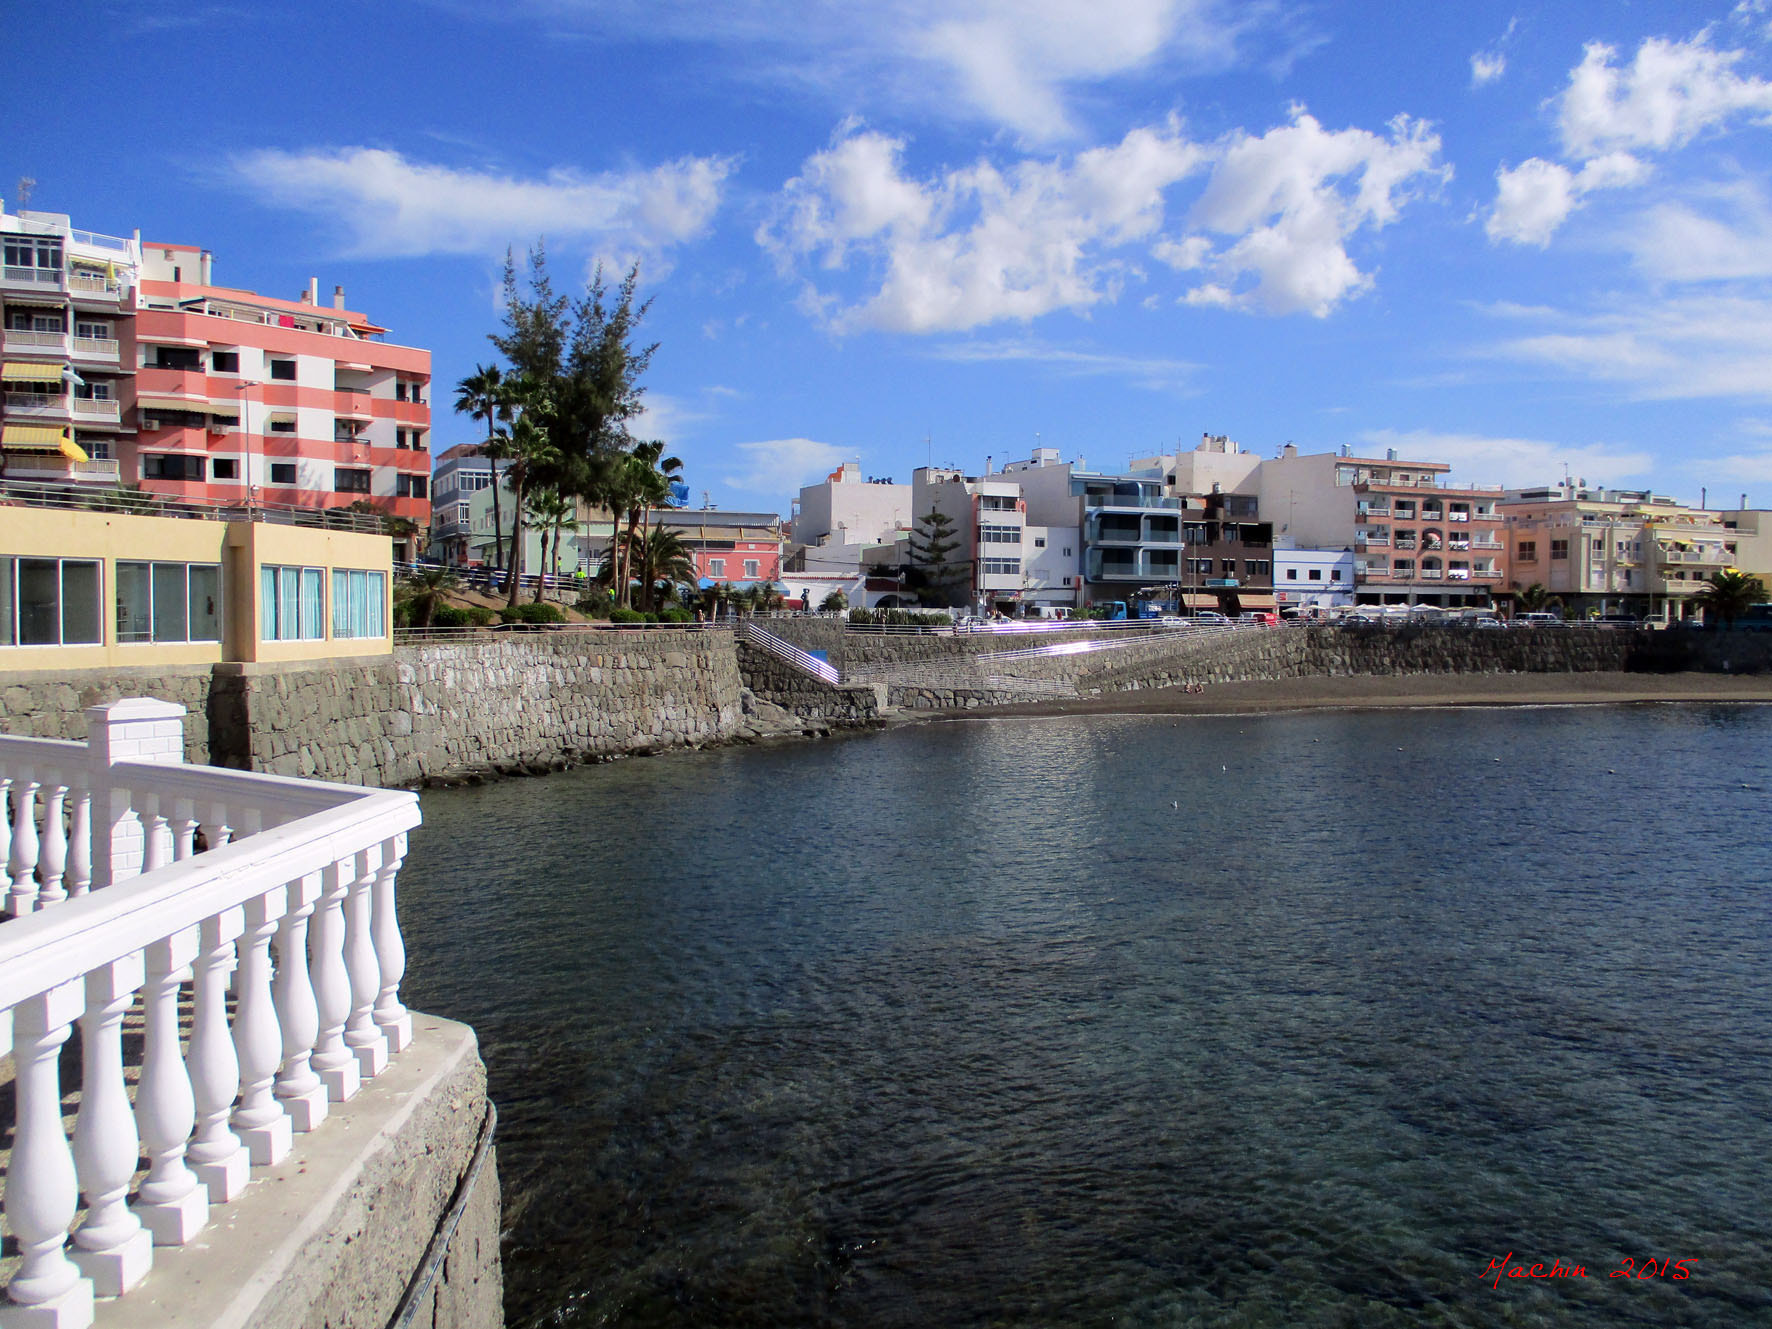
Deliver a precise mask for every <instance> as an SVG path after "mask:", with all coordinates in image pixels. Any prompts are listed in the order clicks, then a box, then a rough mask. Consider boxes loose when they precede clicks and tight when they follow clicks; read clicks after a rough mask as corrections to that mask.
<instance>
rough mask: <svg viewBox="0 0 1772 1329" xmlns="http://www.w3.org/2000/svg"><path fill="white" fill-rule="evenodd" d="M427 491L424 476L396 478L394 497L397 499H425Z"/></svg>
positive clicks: (401, 476) (398, 476) (399, 476)
mask: <svg viewBox="0 0 1772 1329" xmlns="http://www.w3.org/2000/svg"><path fill="white" fill-rule="evenodd" d="M425 489H426V483H425V477H424V476H422V475H397V476H395V477H394V497H396V498H423V497H424V496H425Z"/></svg>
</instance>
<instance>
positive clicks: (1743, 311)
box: [1490, 293, 1772, 401]
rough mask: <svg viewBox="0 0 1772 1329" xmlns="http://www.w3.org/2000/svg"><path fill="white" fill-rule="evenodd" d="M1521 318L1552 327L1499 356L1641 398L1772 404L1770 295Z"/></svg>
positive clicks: (1641, 303) (1508, 342)
mask: <svg viewBox="0 0 1772 1329" xmlns="http://www.w3.org/2000/svg"><path fill="white" fill-rule="evenodd" d="M1491 312H1500V313H1509V312H1511V311H1502V310H1492V311H1491ZM1519 316H1521V317H1526V318H1531V319H1533V320H1535V321H1538V322H1541V323H1543V324H1545V325H1546V326H1545V327H1544V328H1543V329H1542V330H1540V331H1535V332H1530V333H1528V334H1527V335H1524V336H1519V337H1512V338H1508V339H1505V340H1503V341H1501V342H1499V343H1497V344H1496V345H1494V346H1493V347H1491V348H1490V350H1491V353H1492V354H1495V355H1498V356H1501V357H1503V358H1507V359H1512V360H1518V361H1524V362H1527V363H1531V364H1537V365H1541V366H1543V367H1545V368H1549V369H1553V370H1556V371H1559V372H1562V373H1567V374H1572V375H1574V376H1576V377H1580V378H1587V379H1592V380H1595V381H1598V382H1603V383H1614V384H1618V385H1620V386H1622V387H1623V388H1624V389H1625V390H1627V391H1628V392H1629V393H1630V394H1631V395H1633V396H1636V397H1640V398H1649V399H1676V400H1677V399H1690V398H1703V397H1734V398H1745V399H1749V400H1762V401H1763V400H1772V299H1769V298H1767V297H1764V296H1758V295H1747V294H1733V293H1730V294H1716V295H1709V294H1706V295H1680V296H1675V297H1672V298H1669V299H1665V300H1661V301H1654V300H1646V299H1638V300H1632V301H1628V302H1620V304H1619V307H1618V308H1616V309H1614V310H1610V311H1605V312H1601V313H1596V314H1586V315H1575V314H1558V313H1547V312H1545V311H1524V312H1523V313H1522V314H1520V315H1519Z"/></svg>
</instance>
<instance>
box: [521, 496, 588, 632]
mask: <svg viewBox="0 0 1772 1329" xmlns="http://www.w3.org/2000/svg"><path fill="white" fill-rule="evenodd" d="M577 515H578V504H577V503H575V502H573V501H572V500H571V499H570V498H568V497H566V495H564V494H562V493H560V491H559V490H557V489H547V488H544V489H537V490H535V492H533V493H532V494H530V496H529V520H530V521H532V522H534V523H535V525H536V527H537V528H538V529H539V530H540V531H541V571H543V572H552V573H553V574H554V575H555V576H558V575H559V572H560V536H561V533H562V532H563V531H565V529H566V528H567V527H569V526H571V525H573V522H574V519H575V518H576V517H577ZM550 541H551V542H552V549H553V561H552V563H551V564H550V562H549V559H548V550H549V547H550ZM541 596H542V583H541V579H540V578H539V577H538V578H537V579H536V582H535V599H536V603H538V604H539V603H540V602H541Z"/></svg>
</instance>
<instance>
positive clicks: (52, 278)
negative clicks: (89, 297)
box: [0, 263, 62, 290]
mask: <svg viewBox="0 0 1772 1329" xmlns="http://www.w3.org/2000/svg"><path fill="white" fill-rule="evenodd" d="M0 276H4V277H5V279H6V280H7V281H9V282H15V283H18V284H19V285H23V286H53V287H55V288H56V289H57V290H60V289H61V285H62V270H61V269H60V268H15V267H13V266H12V264H10V263H8V264H7V265H6V266H5V268H4V269H0Z"/></svg>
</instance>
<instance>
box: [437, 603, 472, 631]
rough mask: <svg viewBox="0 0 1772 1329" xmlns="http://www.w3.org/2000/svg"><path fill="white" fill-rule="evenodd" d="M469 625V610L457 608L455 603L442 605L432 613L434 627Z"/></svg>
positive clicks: (463, 626) (461, 626)
mask: <svg viewBox="0 0 1772 1329" xmlns="http://www.w3.org/2000/svg"><path fill="white" fill-rule="evenodd" d="M467 625H468V611H467V610H465V609H457V608H456V607H455V606H454V605H441V606H439V607H438V609H437V612H436V613H434V614H432V615H431V626H432V627H434V628H465V627H467Z"/></svg>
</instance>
